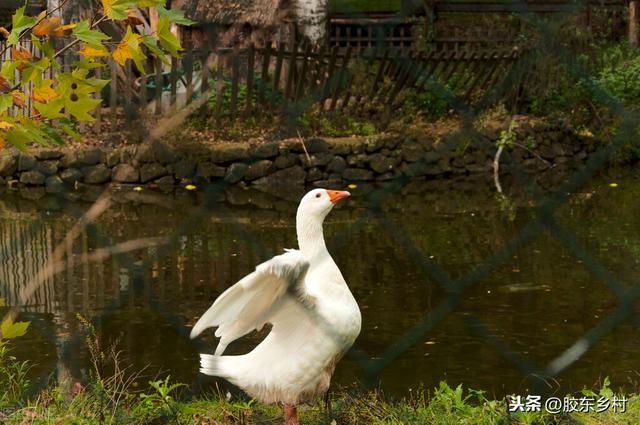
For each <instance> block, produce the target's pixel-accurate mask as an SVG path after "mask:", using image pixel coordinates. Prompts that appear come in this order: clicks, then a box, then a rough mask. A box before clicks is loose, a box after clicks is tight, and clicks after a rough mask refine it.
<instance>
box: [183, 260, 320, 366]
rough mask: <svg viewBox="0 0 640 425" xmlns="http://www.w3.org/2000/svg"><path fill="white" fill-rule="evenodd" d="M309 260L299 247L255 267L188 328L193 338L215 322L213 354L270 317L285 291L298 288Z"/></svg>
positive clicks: (220, 352)
mask: <svg viewBox="0 0 640 425" xmlns="http://www.w3.org/2000/svg"><path fill="white" fill-rule="evenodd" d="M308 268H309V262H308V261H307V259H306V258H305V257H304V255H302V253H301V252H300V251H297V250H289V251H287V252H286V253H284V254H282V255H277V256H275V257H273V258H272V259H271V260H269V261H266V262H264V263H262V264H260V265H259V266H257V267H256V270H255V271H254V272H253V273H251V274H249V275H247V276H245V277H244V278H242V279H241V280H240V281H239V282H238V283H236V284H235V285H233V286H232V287H230V288H229V289H227V290H226V291H224V292H223V293H222V295H220V296H219V297H218V298H217V299H216V300H215V302H214V303H213V305H212V306H211V307H209V309H208V310H207V311H206V312H205V313H204V315H202V317H201V318H200V319H199V320H198V322H197V323H196V324H195V325H194V326H193V329H192V330H191V338H195V337H197V336H198V335H200V334H201V333H202V331H204V330H205V329H207V328H210V327H214V326H218V329H217V330H216V336H217V337H219V338H220V343H219V344H218V347H217V348H216V352H215V354H216V355H221V354H222V353H223V352H224V350H225V348H226V347H227V345H228V344H229V343H231V342H232V341H235V340H236V339H238V338H240V337H241V336H244V335H246V334H248V333H249V332H251V331H253V330H254V329H256V330H260V329H262V327H263V326H264V325H265V323H267V322H268V321H269V318H270V317H271V315H272V313H273V307H274V305H276V304H277V302H278V301H279V300H280V299H281V298H282V296H283V295H284V294H285V293H286V292H287V291H292V290H296V289H300V287H301V286H302V283H303V282H304V277H305V275H306V273H307V270H308Z"/></svg>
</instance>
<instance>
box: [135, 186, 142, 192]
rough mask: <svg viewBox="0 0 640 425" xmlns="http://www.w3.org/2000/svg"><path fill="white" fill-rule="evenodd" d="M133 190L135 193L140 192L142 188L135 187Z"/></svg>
mask: <svg viewBox="0 0 640 425" xmlns="http://www.w3.org/2000/svg"><path fill="white" fill-rule="evenodd" d="M133 190H134V191H135V192H142V187H141V186H136V187H134V188H133Z"/></svg>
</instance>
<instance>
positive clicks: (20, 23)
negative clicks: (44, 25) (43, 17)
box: [7, 6, 36, 46]
mask: <svg viewBox="0 0 640 425" xmlns="http://www.w3.org/2000/svg"><path fill="white" fill-rule="evenodd" d="M24 9H25V6H22V7H21V8H19V9H18V10H16V13H14V14H13V16H12V17H11V34H9V38H8V39H7V43H9V45H10V46H12V45H14V44H16V43H17V42H18V40H19V39H20V34H21V33H22V31H24V30H26V29H27V28H31V27H32V26H33V24H35V23H36V18H35V17H34V16H25V15H24Z"/></svg>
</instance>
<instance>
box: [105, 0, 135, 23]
mask: <svg viewBox="0 0 640 425" xmlns="http://www.w3.org/2000/svg"><path fill="white" fill-rule="evenodd" d="M132 3H133V2H132V1H131V0H102V7H103V9H104V14H105V15H107V17H108V18H109V19H113V20H115V21H123V20H125V19H127V9H129V7H131V5H132Z"/></svg>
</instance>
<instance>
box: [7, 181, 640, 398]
mask: <svg viewBox="0 0 640 425" xmlns="http://www.w3.org/2000/svg"><path fill="white" fill-rule="evenodd" d="M619 181H620V188H621V189H620V190H616V191H613V190H610V189H608V188H607V186H606V185H605V184H604V183H603V184H600V183H599V182H596V183H594V184H593V186H592V187H591V188H590V189H589V190H588V191H586V192H583V193H581V194H576V195H574V196H572V197H571V198H570V200H569V202H568V204H567V205H566V206H565V207H563V208H562V209H561V210H560V211H559V212H558V213H557V214H556V217H557V218H558V220H559V221H560V222H561V223H562V224H563V225H564V226H565V227H566V228H567V229H569V231H571V232H572V233H575V236H576V238H577V240H579V241H580V243H581V244H583V245H584V247H585V248H586V249H587V250H588V251H589V252H590V253H591V254H592V255H593V256H594V257H596V258H597V259H599V260H600V261H602V264H603V266H604V267H605V268H606V269H608V270H610V271H612V272H613V273H614V274H615V275H616V276H617V277H618V278H619V279H620V280H621V281H622V282H625V284H626V285H630V284H633V283H634V282H636V281H637V277H638V276H640V274H638V271H639V266H638V259H639V258H640V257H639V256H638V255H637V254H638V252H639V247H640V243H639V242H640V239H639V238H638V236H637V235H638V233H637V232H633V229H637V227H638V220H637V218H636V214H634V211H637V201H636V199H638V197H637V195H638V192H640V184H638V182H636V181H634V180H633V179H628V180H619ZM478 187H479V185H478V184H477V183H475V184H472V185H468V186H466V187H465V186H462V187H461V186H460V185H457V186H454V187H452V186H451V185H445V184H444V183H443V182H423V183H421V184H415V185H412V186H411V187H410V188H407V189H405V190H403V191H400V192H397V193H393V194H391V195H390V197H388V198H386V199H385V201H384V202H383V203H382V205H381V208H382V210H383V211H384V214H375V213H372V212H371V210H370V209H369V207H368V204H367V202H366V199H367V198H366V197H365V196H357V192H356V196H354V197H353V198H352V199H350V200H349V202H347V203H346V204H345V205H342V206H341V207H340V208H337V209H336V210H334V212H332V214H331V215H330V216H329V218H328V221H327V224H326V230H325V234H326V235H327V238H328V239H329V248H330V251H331V252H332V253H333V254H334V258H335V260H336V262H337V263H338V265H339V266H340V268H341V270H342V272H343V274H344V276H345V277H346V279H347V281H348V283H349V284H350V286H351V288H352V290H353V292H354V294H355V296H356V299H357V300H358V301H359V303H360V305H361V308H362V312H363V330H362V334H361V336H360V338H359V339H358V341H357V343H356V347H357V349H358V350H360V351H361V352H364V353H366V354H367V355H368V356H369V357H371V358H376V357H379V356H380V355H381V353H385V350H388V349H389V347H393V346H394V344H395V343H396V342H397V340H398V338H400V337H401V336H402V335H404V334H405V333H406V332H409V331H410V330H411V329H412V328H413V327H414V326H415V324H416V323H419V322H420V321H421V320H423V319H424V317H425V315H426V314H427V313H429V312H433V311H434V310H437V309H438V308H440V306H441V305H442V303H443V302H444V301H446V300H447V299H448V297H449V296H450V294H449V293H448V290H447V288H448V287H447V284H448V283H447V282H449V284H450V283H451V282H453V281H456V280H458V279H461V278H464V277H465V276H466V275H467V274H468V273H470V272H472V271H474V270H476V268H478V267H480V266H482V265H483V264H484V263H485V261H487V259H488V258H490V257H491V256H492V255H493V254H494V253H495V252H497V251H498V250H500V249H501V248H502V247H503V246H504V245H505V244H506V243H507V242H509V241H510V240H511V239H512V238H513V237H514V236H515V235H517V234H518V233H519V232H520V231H521V230H522V229H523V228H524V227H525V226H526V225H527V223H529V222H530V221H531V220H532V219H534V218H535V211H534V210H533V209H531V208H529V207H528V205H530V204H531V201H530V200H529V198H528V197H527V196H526V195H516V196H515V201H516V203H517V204H518V205H519V208H518V209H517V212H516V216H515V219H514V220H509V219H508V218H507V215H506V214H505V213H502V212H501V211H499V209H498V206H497V203H496V202H495V199H494V195H493V192H492V191H491V190H490V187H489V188H487V189H486V190H480V189H478ZM594 190H595V192H594ZM362 191H363V192H364V191H366V188H363V189H362ZM298 196H299V194H297V193H291V194H289V198H290V199H283V198H280V197H276V196H271V195H265V194H261V193H258V192H253V191H243V190H241V189H237V190H234V191H232V192H228V193H226V194H224V193H222V194H221V195H220V197H219V199H218V201H219V202H217V203H216V205H215V207H214V210H213V212H212V213H211V214H203V215H201V216H198V217H199V218H198V219H197V220H195V227H193V228H190V229H189V232H188V233H186V234H183V235H180V236H178V237H177V238H175V240H173V243H172V245H171V246H170V248H169V249H167V248H166V247H162V246H159V247H149V248H145V249H142V250H139V251H135V252H132V253H130V254H126V255H117V256H113V257H111V258H109V259H108V260H106V261H102V262H87V261H86V260H87V258H88V255H89V254H90V253H91V252H94V251H95V250H96V249H97V248H99V247H104V246H109V245H113V244H115V243H118V242H123V241H126V240H131V239H137V238H146V237H157V236H167V237H170V236H173V235H175V234H176V231H177V229H181V228H183V227H182V226H184V225H185V223H186V222H187V221H188V220H189V218H190V217H194V214H200V213H202V209H201V207H202V204H203V199H202V197H201V195H198V194H191V193H189V194H185V193H176V194H169V195H161V194H149V193H147V194H133V193H128V192H127V193H120V194H116V201H117V202H116V203H115V204H114V205H113V206H112V207H111V208H110V209H109V210H108V211H107V212H105V213H104V215H103V216H101V217H100V219H99V221H98V223H97V225H96V226H95V228H89V229H87V230H86V231H85V232H83V233H82V234H81V236H80V237H79V238H78V239H77V240H76V241H75V242H74V243H73V244H69V245H68V246H66V247H65V250H66V257H65V258H66V260H65V261H66V262H67V267H66V269H65V270H64V271H63V272H62V273H59V274H57V275H55V276H54V277H53V278H49V279H47V280H46V281H44V282H43V283H42V285H41V286H40V287H39V288H38V290H37V291H35V292H34V293H33V294H32V296H30V297H29V298H28V300H27V302H26V303H25V304H24V307H23V309H22V310H23V312H24V313H23V315H24V316H25V317H26V318H27V319H29V320H32V322H33V324H34V326H33V330H32V331H31V332H30V333H29V334H28V337H26V339H25V340H23V342H22V343H21V344H20V345H19V347H18V349H17V353H18V355H19V356H20V357H22V358H29V359H31V360H33V361H34V362H35V363H36V364H37V367H35V368H34V371H33V374H34V377H35V378H38V377H39V381H38V382H41V383H45V382H46V381H47V380H48V378H49V377H52V376H54V377H55V376H57V377H58V378H64V377H67V376H73V377H74V378H75V379H82V377H83V373H86V370H87V368H88V359H87V353H86V348H85V345H84V339H83V337H82V336H80V337H79V335H81V332H80V327H79V323H78V319H77V317H76V315H78V314H79V315H82V316H83V317H86V318H88V319H90V320H92V321H93V323H94V324H95V326H96V330H97V332H98V335H99V337H100V338H101V340H102V341H103V342H104V344H108V342H109V341H115V340H118V341H119V346H120V348H121V349H122V350H124V354H125V356H126V360H127V361H128V362H131V364H132V367H133V369H140V368H142V367H144V366H147V365H151V367H149V368H148V369H147V372H146V373H147V374H146V376H147V377H150V376H153V375H154V374H155V373H157V372H158V371H164V372H165V373H170V374H171V375H172V377H174V378H175V379H177V380H180V381H184V382H189V383H196V384H197V385H196V387H197V388H207V387H208V386H210V385H212V382H211V381H210V380H207V379H205V378H202V377H200V376H198V374H197V358H198V357H197V353H198V352H199V351H202V350H207V349H211V348H212V347H213V344H214V339H213V338H212V337H211V336H209V337H208V338H205V339H204V340H203V341H196V342H192V341H190V340H189V339H188V336H187V335H188V331H189V328H188V326H189V325H191V324H193V323H194V322H195V319H196V318H197V315H198V314H201V313H202V312H203V311H205V309H206V308H207V307H208V306H209V305H210V303H211V302H212V301H213V299H215V297H216V296H217V295H218V294H219V293H220V292H221V291H223V290H224V289H225V288H226V287H227V286H228V285H230V284H231V283H233V282H235V281H237V280H239V279H240V278H241V277H243V276H244V275H245V274H246V273H248V272H250V271H251V270H252V269H253V267H255V265H256V264H258V263H260V262H261V261H264V260H266V259H268V258H270V257H271V256H273V255H275V254H278V253H280V252H281V251H282V249H283V248H285V247H294V246H296V241H295V228H294V218H295V207H296V202H295V201H294V200H295V199H297V197H298ZM90 199H92V197H91V196H89V200H90ZM136 201H144V202H136ZM89 205H90V203H88V202H83V201H82V200H81V199H79V200H71V201H70V200H60V199H55V198H46V197H45V198H42V199H40V200H38V201H35V200H28V199H25V198H24V197H20V196H17V195H16V194H5V195H4V196H3V197H2V199H1V203H0V211H2V212H1V216H0V217H1V218H0V256H1V259H2V263H1V264H2V267H1V268H0V295H1V296H3V297H5V298H6V299H7V302H8V304H10V305H16V304H18V303H19V300H20V290H21V288H22V287H23V286H24V284H25V282H26V281H27V280H28V279H29V278H30V277H31V276H33V275H34V274H35V273H37V272H38V270H40V269H41V268H42V267H43V265H44V264H45V262H46V260H47V258H50V256H51V253H52V251H53V249H54V247H55V246H57V244H58V243H60V241H61V240H62V239H63V237H64V235H65V234H66V232H67V231H68V230H69V228H70V227H71V226H72V225H73V223H74V222H75V219H76V217H77V216H79V215H80V214H81V213H82V211H84V210H86V208H88V206H89ZM612 211H616V213H615V214H612ZM616 305H617V300H616V297H615V295H614V293H613V292H611V290H610V289H608V288H607V287H606V286H605V285H604V284H603V283H602V282H600V281H599V280H598V279H597V278H596V277H595V276H594V274H593V273H592V271H591V270H590V269H589V268H588V267H586V265H585V264H584V262H583V261H582V260H580V259H578V258H576V257H575V256H574V255H573V254H572V252H571V250H570V249H569V248H568V247H567V245H566V244H565V243H563V241H562V240H560V239H558V238H556V237H554V236H553V235H552V234H550V233H549V232H541V233H540V234H538V235H537V236H536V237H535V238H534V239H533V240H532V241H530V242H529V243H527V244H525V245H524V246H522V247H521V248H520V249H519V250H518V251H517V254H516V255H514V256H512V258H510V259H508V260H507V261H503V262H500V263H498V264H497V266H496V267H495V268H494V269H492V270H491V271H490V273H488V274H487V275H485V276H484V277H483V278H482V279H481V280H480V281H479V282H477V283H476V284H475V285H472V286H470V287H469V288H468V289H467V290H466V291H465V292H464V294H463V295H462V296H461V297H460V298H459V304H457V305H456V306H455V309H454V312H452V313H451V314H448V315H446V317H444V318H443V320H441V321H439V322H438V323H437V324H435V326H434V327H433V329H431V330H430V331H429V332H428V333H426V334H425V335H424V336H423V337H422V338H421V339H420V341H419V342H418V343H417V344H415V345H413V346H412V347H411V348H410V349H409V350H408V351H407V352H405V353H403V354H401V355H400V356H399V357H398V358H397V359H395V361H393V362H391V363H390V364H389V365H388V366H387V367H386V368H384V369H383V370H382V371H381V373H380V374H379V375H378V376H377V380H378V381H379V383H380V385H381V386H382V387H383V388H384V389H385V390H387V391H388V392H389V393H391V394H405V393H406V391H407V388H409V387H416V386H418V385H420V384H421V383H422V384H424V385H425V386H427V387H432V386H434V385H436V383H437V382H438V381H440V380H443V379H446V380H447V381H449V382H450V383H451V384H457V383H463V384H465V385H466V386H471V387H475V388H482V389H485V390H488V391H489V392H490V393H491V394H493V395H497V396H500V395H504V394H506V393H513V392H522V391H525V390H526V389H528V388H532V385H534V384H535V382H537V379H535V378H533V377H531V376H527V375H526V374H525V373H524V372H523V370H522V369H523V368H525V369H526V368H533V369H536V368H537V369H541V368H544V367H545V366H546V365H547V364H548V363H549V362H550V361H552V360H553V359H554V358H555V357H556V356H558V355H559V354H560V353H562V352H563V351H564V350H566V349H567V348H568V347H569V346H570V345H571V344H573V343H574V342H575V341H576V340H577V339H579V338H580V337H581V336H582V335H584V334H585V333H586V332H588V331H589V330H590V329H591V328H592V327H594V326H595V325H596V324H597V323H599V321H600V320H602V319H603V318H605V317H606V316H607V314H609V313H611V312H612V311H613V310H614V309H615V308H616ZM637 324H638V322H637V317H634V318H632V320H629V321H627V322H625V323H623V324H622V325H620V326H618V327H617V328H616V329H615V330H614V331H613V332H612V333H610V334H609V335H607V336H606V337H605V338H604V339H603V340H601V341H600V342H599V343H598V344H597V345H596V346H595V347H594V348H593V349H592V350H590V351H589V352H588V353H587V354H586V355H585V356H584V357H582V358H581V359H580V360H578V361H577V362H576V363H575V364H574V365H573V366H572V367H571V368H570V369H568V370H567V371H565V372H563V373H562V374H561V375H560V376H559V377H557V382H556V381H550V382H549V387H548V388H547V390H549V391H553V390H558V388H560V389H559V390H560V391H563V392H566V391H570V390H574V389H580V388H582V387H583V386H591V385H593V384H594V383H595V382H596V381H597V380H598V379H599V378H601V377H603V376H606V375H608V376H611V377H612V379H613V381H614V382H617V383H618V384H626V383H627V382H629V381H632V380H634V379H635V377H636V375H635V372H633V371H635V370H637V369H638V367H639V366H640V360H638V358H637V356H635V355H634V353H635V352H637V336H636V335H637ZM427 325H429V324H427ZM258 338H259V337H258V336H256V335H254V336H252V337H250V338H248V341H246V342H242V343H236V344H234V345H232V346H231V347H230V350H231V352H232V353H240V352H246V351H247V350H249V349H250V347H251V344H254V343H255V341H257V340H258ZM83 371H84V372H83ZM362 378H363V367H362V364H360V363H359V361H358V360H357V359H356V358H353V357H348V358H346V359H345V360H344V361H343V362H342V363H341V364H340V366H339V367H338V369H337V371H336V379H335V382H336V383H337V384H338V385H350V384H351V383H352V382H354V380H361V379H362Z"/></svg>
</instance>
